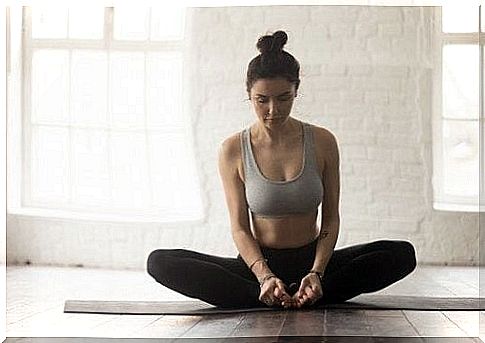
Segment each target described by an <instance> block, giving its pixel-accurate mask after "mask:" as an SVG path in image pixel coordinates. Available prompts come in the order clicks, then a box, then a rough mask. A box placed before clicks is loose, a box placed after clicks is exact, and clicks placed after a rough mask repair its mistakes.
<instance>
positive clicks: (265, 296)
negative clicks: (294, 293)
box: [259, 276, 292, 306]
mask: <svg viewBox="0 0 485 343" xmlns="http://www.w3.org/2000/svg"><path fill="white" fill-rule="evenodd" d="M285 289H286V285H285V284H284V282H283V281H281V280H280V279H279V278H277V277H276V276H274V277H271V278H269V279H267V280H266V281H265V282H264V283H263V285H262V287H261V292H260V294H259V301H261V302H262V303H264V304H266V305H268V306H275V305H277V306H282V303H283V302H286V303H287V302H290V301H292V298H291V296H290V295H289V294H288V293H287V292H286V290H285Z"/></svg>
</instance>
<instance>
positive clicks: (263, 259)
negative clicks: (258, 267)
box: [249, 257, 268, 270]
mask: <svg viewBox="0 0 485 343" xmlns="http://www.w3.org/2000/svg"><path fill="white" fill-rule="evenodd" d="M256 262H266V263H268V259H266V258H263V257H261V258H258V259H257V260H256V261H254V262H253V263H251V265H250V266H249V270H253V266H254V265H255V264H256Z"/></svg>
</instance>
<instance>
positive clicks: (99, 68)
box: [71, 50, 108, 126]
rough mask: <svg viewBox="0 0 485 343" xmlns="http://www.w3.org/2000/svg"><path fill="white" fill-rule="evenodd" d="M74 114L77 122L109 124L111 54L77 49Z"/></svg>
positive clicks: (74, 75)
mask: <svg viewBox="0 0 485 343" xmlns="http://www.w3.org/2000/svg"><path fill="white" fill-rule="evenodd" d="M71 66H72V70H71V76H72V78H71V116H72V122H73V123H74V124H88V125H89V124H92V125H102V126H106V125H107V124H108V123H107V118H106V111H107V99H108V89H107V87H108V57H107V53H106V52H98V51H86V50H74V51H73V52H72V63H71Z"/></svg>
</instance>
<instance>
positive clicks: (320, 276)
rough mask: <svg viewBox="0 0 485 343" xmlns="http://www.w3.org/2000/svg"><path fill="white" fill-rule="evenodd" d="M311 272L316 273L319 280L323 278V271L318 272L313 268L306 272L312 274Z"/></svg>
mask: <svg viewBox="0 0 485 343" xmlns="http://www.w3.org/2000/svg"><path fill="white" fill-rule="evenodd" d="M312 273H313V274H317V275H318V278H319V279H320V281H322V280H323V273H321V272H319V271H317V270H313V269H312V270H310V271H309V272H308V274H312Z"/></svg>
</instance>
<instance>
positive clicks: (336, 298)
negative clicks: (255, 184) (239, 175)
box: [147, 240, 416, 308]
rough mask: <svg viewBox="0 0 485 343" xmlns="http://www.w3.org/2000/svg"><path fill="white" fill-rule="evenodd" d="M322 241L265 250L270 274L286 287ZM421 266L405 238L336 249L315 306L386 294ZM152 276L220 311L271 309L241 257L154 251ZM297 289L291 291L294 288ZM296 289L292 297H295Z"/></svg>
mask: <svg viewBox="0 0 485 343" xmlns="http://www.w3.org/2000/svg"><path fill="white" fill-rule="evenodd" d="M316 246H317V240H315V241H313V242H311V243H309V244H307V245H305V246H303V247H299V248H290V249H269V248H264V247H262V248H261V252H262V253H263V255H264V257H265V258H267V259H268V266H269V268H270V269H271V271H272V272H273V273H274V274H276V276H277V277H278V278H280V279H281V280H282V281H283V282H284V283H285V285H286V286H290V285H291V284H292V283H296V284H297V285H298V287H299V286H300V281H301V279H302V278H303V277H304V276H305V275H306V274H307V273H308V271H309V270H310V269H311V268H312V266H313V262H314V259H315V250H316ZM415 268H416V253H415V250H414V247H413V245H412V244H411V243H410V242H408V241H402V240H378V241H374V242H370V243H364V244H358V245H353V246H348V247H344V248H342V249H335V250H334V252H333V254H332V256H331V258H330V260H329V262H328V264H327V267H326V269H325V273H324V278H323V281H322V290H323V296H322V297H321V298H320V299H319V300H318V301H317V302H315V303H314V304H313V305H312V306H318V305H321V304H326V303H338V302H344V301H346V300H348V299H351V298H353V297H355V296H357V295H359V294H362V293H370V292H375V291H378V290H381V289H383V288H385V287H387V286H389V285H391V284H393V283H394V282H396V281H398V280H400V279H402V278H404V277H405V276H406V275H408V274H410V273H411V272H412V271H413V270H414V269H415ZM147 271H148V273H149V274H150V275H151V276H152V277H153V278H154V279H155V280H156V281H157V282H159V283H161V284H162V285H164V286H165V287H168V288H170V289H172V290H174V291H176V292H179V293H181V294H184V295H186V296H188V297H190V298H197V299H200V300H203V301H204V302H206V303H209V304H211V305H215V306H218V307H231V308H234V307H237V308H244V307H258V306H263V307H264V306H266V305H265V304H264V303H262V302H260V301H259V299H258V298H259V294H260V287H259V283H258V280H257V278H256V276H255V275H254V274H253V273H252V272H251V271H250V270H249V268H248V266H247V265H246V263H245V262H244V260H243V259H242V258H241V255H239V254H238V255H237V257H236V258H230V257H220V256H214V255H207V254H203V253H199V252H195V251H191V250H186V249H158V250H154V251H153V252H151V253H150V256H149V257H148V261H147ZM293 288H294V287H292V289H293ZM295 291H296V289H294V290H293V291H291V292H290V289H289V288H288V293H290V295H293V294H294V293H295Z"/></svg>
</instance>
